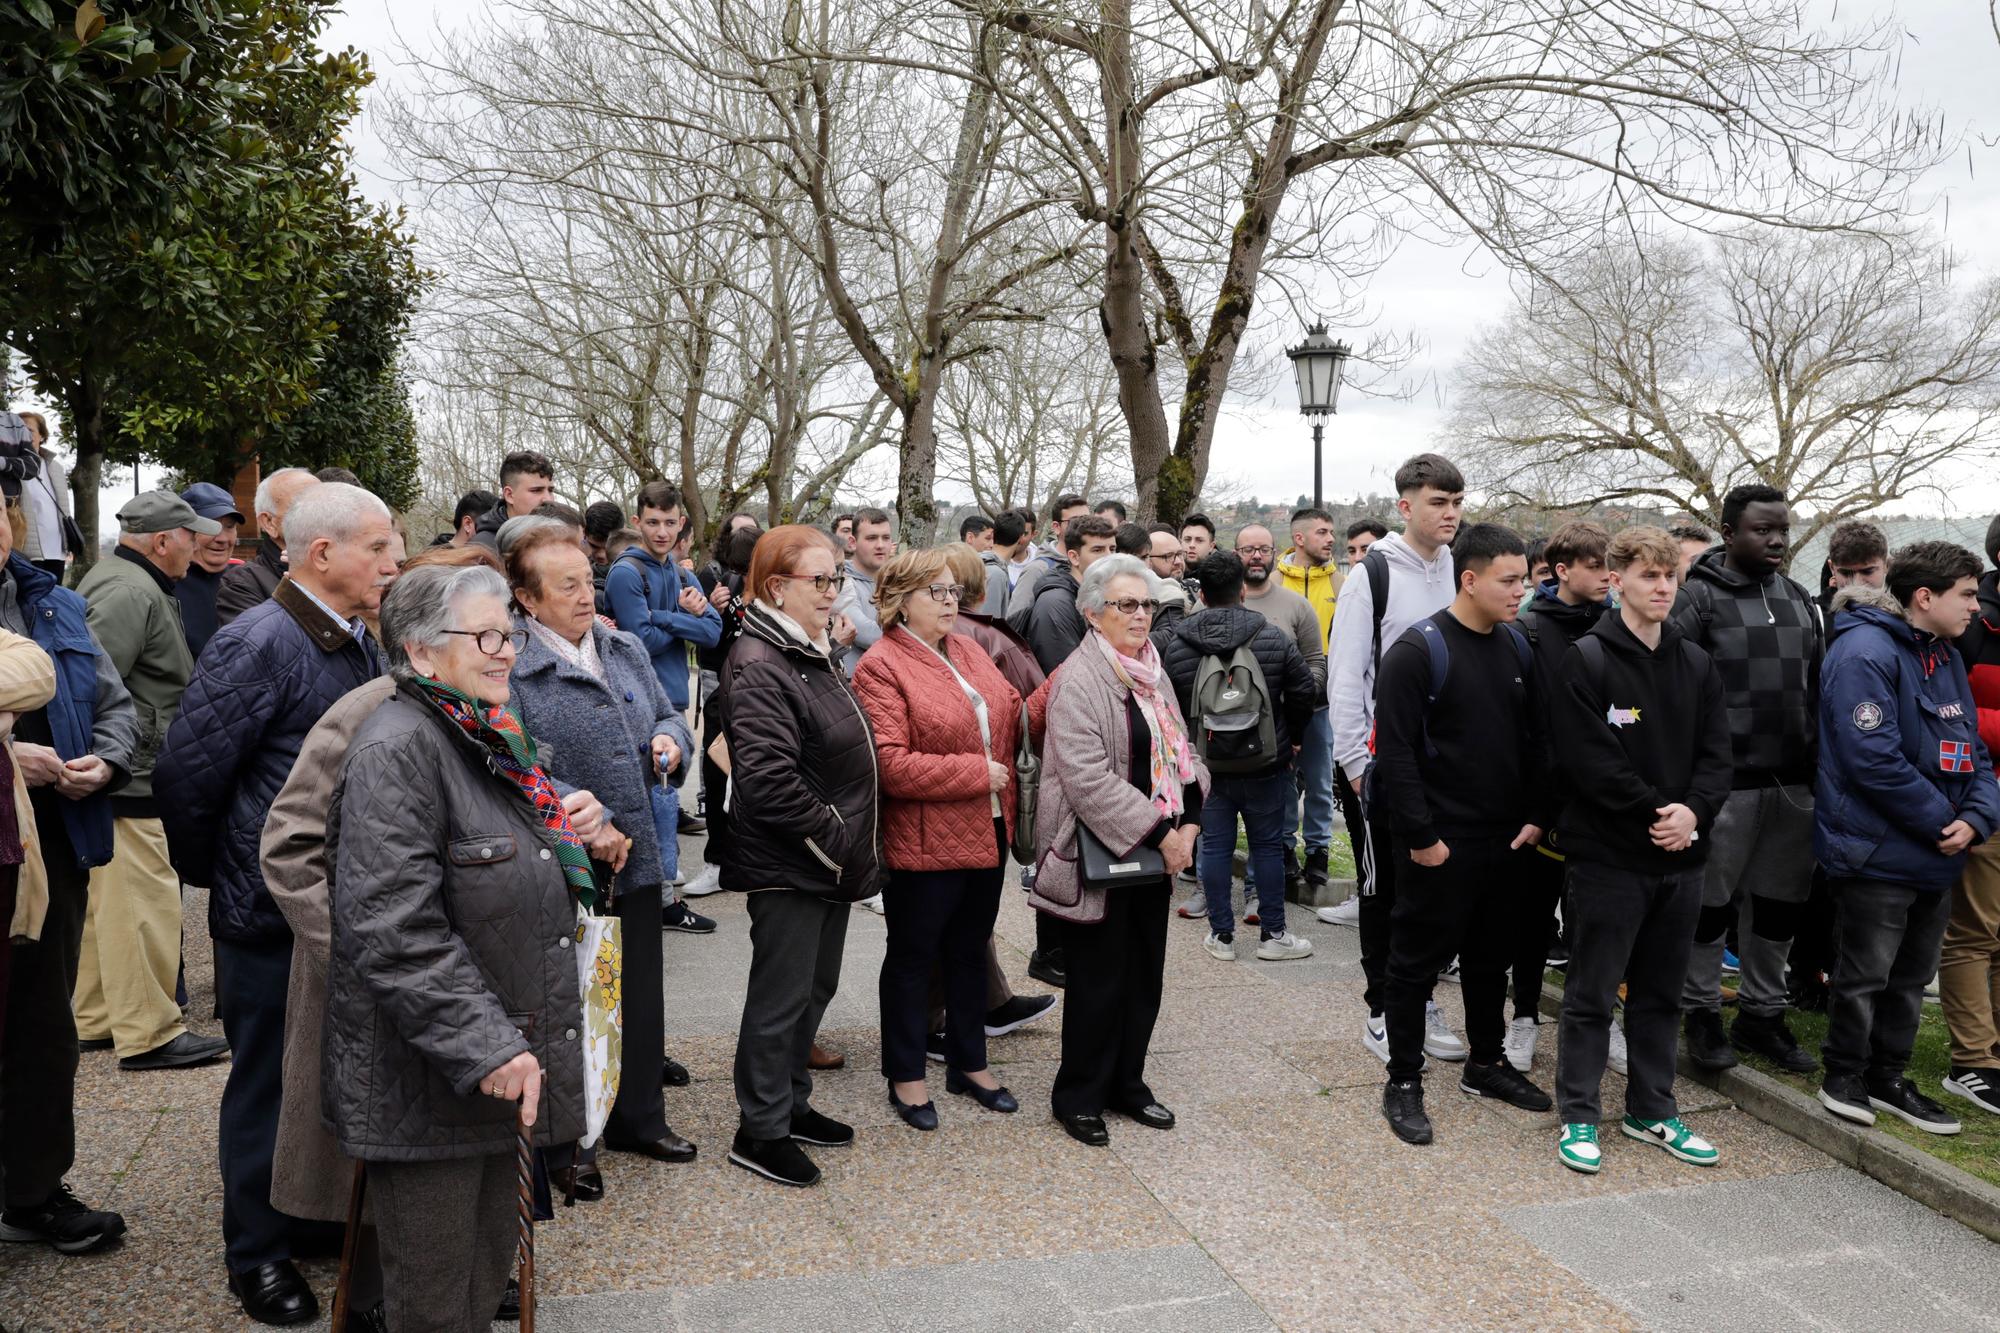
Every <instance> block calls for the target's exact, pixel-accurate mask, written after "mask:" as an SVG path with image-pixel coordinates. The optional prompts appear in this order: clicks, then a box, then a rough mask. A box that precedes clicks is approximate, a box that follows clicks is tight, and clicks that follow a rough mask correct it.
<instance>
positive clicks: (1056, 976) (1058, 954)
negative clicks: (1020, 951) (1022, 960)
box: [1028, 949, 1069, 989]
mask: <svg viewBox="0 0 2000 1333" xmlns="http://www.w3.org/2000/svg"><path fill="white" fill-rule="evenodd" d="M1028 975H1029V976H1031V977H1033V978H1034V979H1035V980H1037V981H1039V982H1041V983H1042V984H1043V985H1045V986H1054V987H1056V988H1057V989H1061V988H1062V987H1063V986H1064V985H1066V984H1067V983H1068V979H1069V974H1068V973H1066V972H1064V971H1063V953H1062V950H1061V949H1050V950H1049V951H1048V952H1047V953H1043V952H1042V951H1041V950H1040V949H1037V950H1035V951H1034V952H1033V953H1031V954H1029V955H1028Z"/></svg>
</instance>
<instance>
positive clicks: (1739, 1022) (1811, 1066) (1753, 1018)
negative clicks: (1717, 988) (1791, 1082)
mask: <svg viewBox="0 0 2000 1333" xmlns="http://www.w3.org/2000/svg"><path fill="white" fill-rule="evenodd" d="M1729 1042H1730V1045H1732V1046H1734V1047H1735V1048H1736V1049H1737V1050H1739V1051H1748V1052H1750V1053H1751V1054H1752V1055H1761V1056H1763V1057H1764V1058H1765V1059H1766V1060H1769V1061H1770V1062H1771V1063H1772V1064H1774V1065H1776V1066H1777V1067H1778V1068H1780V1069H1782V1070H1784V1071H1785V1072H1786V1073H1788V1074H1810V1073H1812V1071H1813V1070H1815V1069H1818V1068H1819V1061H1818V1060H1815V1059H1814V1058H1813V1057H1812V1055H1811V1054H1810V1053H1809V1052H1807V1051H1806V1050H1805V1049H1804V1048H1803V1047H1801V1046H1800V1045H1799V1043H1798V1039H1797V1038H1796V1037H1794V1036H1792V1030H1791V1029H1790V1028H1789V1027H1787V1026H1785V1016H1784V1015H1783V1014H1743V1013H1739V1014H1737V1015H1736V1021H1735V1022H1734V1023H1731V1024H1730V1025H1729Z"/></svg>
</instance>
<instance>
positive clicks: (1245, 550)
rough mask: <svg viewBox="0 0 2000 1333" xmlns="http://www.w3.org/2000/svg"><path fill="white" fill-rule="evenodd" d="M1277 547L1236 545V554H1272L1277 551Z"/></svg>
mask: <svg viewBox="0 0 2000 1333" xmlns="http://www.w3.org/2000/svg"><path fill="white" fill-rule="evenodd" d="M1277 549H1278V548H1277V547H1275V546H1239V547H1237V548H1236V554H1238V555H1273V554H1275V553H1276V552H1277Z"/></svg>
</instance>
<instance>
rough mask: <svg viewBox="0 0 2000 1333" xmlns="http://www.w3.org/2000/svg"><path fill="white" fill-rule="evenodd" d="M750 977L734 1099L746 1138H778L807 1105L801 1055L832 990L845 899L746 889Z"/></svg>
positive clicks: (808, 1077) (836, 983)
mask: <svg viewBox="0 0 2000 1333" xmlns="http://www.w3.org/2000/svg"><path fill="white" fill-rule="evenodd" d="M745 906H746V907H747V908H748V909H749V912H750V980H749V983H748V984H747V986H746V987H745V989H744V992H743V1023H742V1026H741V1027H740V1028H738V1029H737V1033H736V1105H737V1108H738V1109H739V1110H741V1111H742V1113H743V1130H744V1132H745V1133H746V1134H748V1135H749V1136H750V1137H751V1138H753V1139H782V1138H784V1137H785V1136H786V1135H788V1134H790V1133H791V1132H792V1117H793V1116H794V1115H797V1114H798V1113H800V1112H802V1111H804V1110H806V1109H808V1106H809V1102H810V1098H811V1097H812V1071H811V1070H810V1069H809V1068H807V1064H806V1061H807V1059H808V1057H810V1056H811V1055H812V1044H813V1040H814V1038H816V1037H818V1036H819V1023H820V1019H822V1018H824V1017H825V1016H826V1006H827V1005H828V1004H829V1003H830V1002H831V1001H832V1000H833V994H834V992H835V991H836V990H838V989H839V988H840V960H841V957H842V956H843V955H844V954H845V953H846V951H847V919H848V916H849V912H848V905H847V904H846V903H843V902H832V901H830V900H828V899H825V898H821V897H817V896H815V895H813V894H810V893H802V892H800V891H799V890H797V889H763V890H759V891H758V892H756V893H753V894H750V895H749V897H748V900H747V901H746V903H745Z"/></svg>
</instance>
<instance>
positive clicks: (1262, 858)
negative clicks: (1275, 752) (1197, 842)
mask: <svg viewBox="0 0 2000 1333" xmlns="http://www.w3.org/2000/svg"><path fill="white" fill-rule="evenodd" d="M1291 803H1292V773H1291V770H1290V769H1285V770H1282V771H1281V772H1277V773H1273V774H1271V775H1269V776H1268V777H1261V778H1245V777H1229V776H1224V775H1217V776H1216V777H1215V778H1214V780H1213V783H1212V785H1211V786H1210V787H1209V789H1208V796H1207V797H1206V798H1205V799H1204V800H1203V801H1202V806H1201V887H1202V891H1203V892H1205V893H1206V894H1207V895H1208V928H1209V929H1210V930H1212V931H1214V932H1215V933H1217V934H1218V935H1220V934H1228V933H1231V932H1233V931H1234V930H1235V929H1236V917H1235V914H1234V912H1233V911H1232V910H1231V906H1230V901H1229V886H1230V878H1231V876H1230V861H1231V858H1232V857H1233V856H1234V855H1235V852H1236V817H1237V816H1238V815H1241V816H1242V817H1243V831H1244V833H1245V834H1246V835H1247V837H1248V839H1249V842H1250V878H1251V880H1252V881H1253V882H1254V883H1255V884H1256V888H1257V917H1258V920H1259V921H1260V922H1261V923H1262V926H1263V930H1264V933H1265V934H1267V935H1282V934H1284V932H1285V844H1284V824H1285V808H1286V807H1287V806H1289V805H1290V804H1291Z"/></svg>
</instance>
